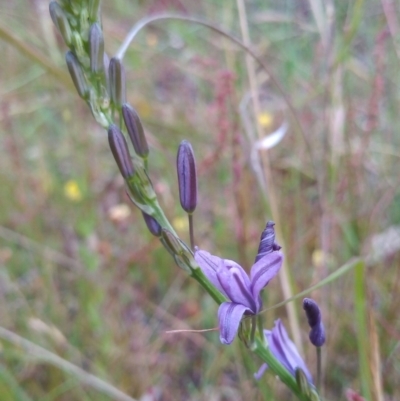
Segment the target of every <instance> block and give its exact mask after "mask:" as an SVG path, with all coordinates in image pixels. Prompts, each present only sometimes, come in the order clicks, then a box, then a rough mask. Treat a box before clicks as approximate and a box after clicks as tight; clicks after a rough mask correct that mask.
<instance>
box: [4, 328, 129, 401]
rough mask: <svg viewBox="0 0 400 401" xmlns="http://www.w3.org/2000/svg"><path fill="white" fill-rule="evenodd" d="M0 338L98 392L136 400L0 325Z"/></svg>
mask: <svg viewBox="0 0 400 401" xmlns="http://www.w3.org/2000/svg"><path fill="white" fill-rule="evenodd" d="M0 338H1V339H3V340H4V341H7V342H8V343H10V344H12V345H14V346H16V347H18V348H21V349H22V350H23V351H24V352H25V353H26V354H27V355H29V356H31V357H33V358H34V359H36V360H37V361H40V362H44V363H48V364H50V365H53V366H55V367H57V368H59V369H61V370H62V371H64V372H65V373H67V374H69V375H72V376H74V377H75V378H77V379H78V380H79V381H80V382H81V383H82V384H85V385H87V386H90V387H92V388H93V389H95V390H97V391H99V392H100V393H104V394H106V395H108V396H109V397H111V398H112V399H114V400H117V401H136V400H135V398H132V397H130V396H129V395H127V394H125V393H123V392H122V391H121V390H118V389H117V388H116V387H114V386H113V385H111V384H109V383H107V382H105V381H104V380H102V379H100V378H99V377H97V376H95V375H92V374H90V373H87V372H85V371H84V370H83V369H81V368H80V367H78V366H76V365H74V364H72V363H71V362H68V361H66V360H65V359H63V358H61V357H59V356H58V355H56V354H53V353H52V352H50V351H47V350H46V349H44V348H42V347H40V346H38V345H36V344H34V343H32V342H31V341H29V340H26V339H25V338H23V337H20V336H19V335H18V334H15V333H13V332H12V331H10V330H7V329H5V328H4V327H0Z"/></svg>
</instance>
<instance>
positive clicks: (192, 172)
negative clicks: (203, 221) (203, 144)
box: [176, 141, 197, 213]
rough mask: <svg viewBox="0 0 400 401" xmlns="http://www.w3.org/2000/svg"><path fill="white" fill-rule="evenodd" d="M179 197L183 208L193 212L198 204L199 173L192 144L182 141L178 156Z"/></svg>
mask: <svg viewBox="0 0 400 401" xmlns="http://www.w3.org/2000/svg"><path fill="white" fill-rule="evenodd" d="M176 169H177V172H178V184H179V198H180V201H181V206H182V208H183V210H185V211H186V212H187V213H193V212H194V210H195V209H196V206H197V173H196V161H195V158H194V152H193V148H192V145H191V144H190V142H188V141H182V142H181V143H180V145H179V148H178V155H177V158H176Z"/></svg>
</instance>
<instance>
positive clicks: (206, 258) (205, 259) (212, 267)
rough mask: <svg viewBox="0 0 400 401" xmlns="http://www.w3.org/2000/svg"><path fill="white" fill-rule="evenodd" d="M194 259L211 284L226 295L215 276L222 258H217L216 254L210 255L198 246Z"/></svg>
mask: <svg viewBox="0 0 400 401" xmlns="http://www.w3.org/2000/svg"><path fill="white" fill-rule="evenodd" d="M194 259H195V260H196V262H197V264H198V265H199V266H200V268H201V270H202V271H203V273H204V274H205V276H206V277H207V278H208V280H209V281H210V282H211V284H212V285H213V286H214V287H215V288H217V289H218V290H219V291H220V292H222V294H224V295H225V296H226V297H228V295H227V294H226V292H225V290H224V289H223V288H222V287H221V284H220V282H219V280H218V278H217V270H218V267H219V266H220V264H221V263H223V259H221V258H219V257H218V256H214V255H211V253H209V252H207V251H202V250H201V249H198V248H196V251H195V253H194Z"/></svg>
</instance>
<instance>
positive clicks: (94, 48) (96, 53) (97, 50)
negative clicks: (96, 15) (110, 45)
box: [89, 22, 104, 73]
mask: <svg viewBox="0 0 400 401" xmlns="http://www.w3.org/2000/svg"><path fill="white" fill-rule="evenodd" d="M89 55H90V70H91V71H92V72H94V73H99V72H101V71H103V68H104V37H103V32H102V30H101V27H100V24H99V23H97V22H96V23H94V24H92V26H91V27H90V30H89Z"/></svg>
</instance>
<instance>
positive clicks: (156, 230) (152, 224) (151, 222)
mask: <svg viewBox="0 0 400 401" xmlns="http://www.w3.org/2000/svg"><path fill="white" fill-rule="evenodd" d="M142 215H143V218H144V221H145V223H146V225H147V228H148V229H149V231H150V232H151V233H152V234H153V235H155V236H156V237H161V231H162V228H161V226H160V225H159V224H158V222H157V220H156V219H155V218H154V217H152V216H150V215H149V214H147V213H144V212H142Z"/></svg>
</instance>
